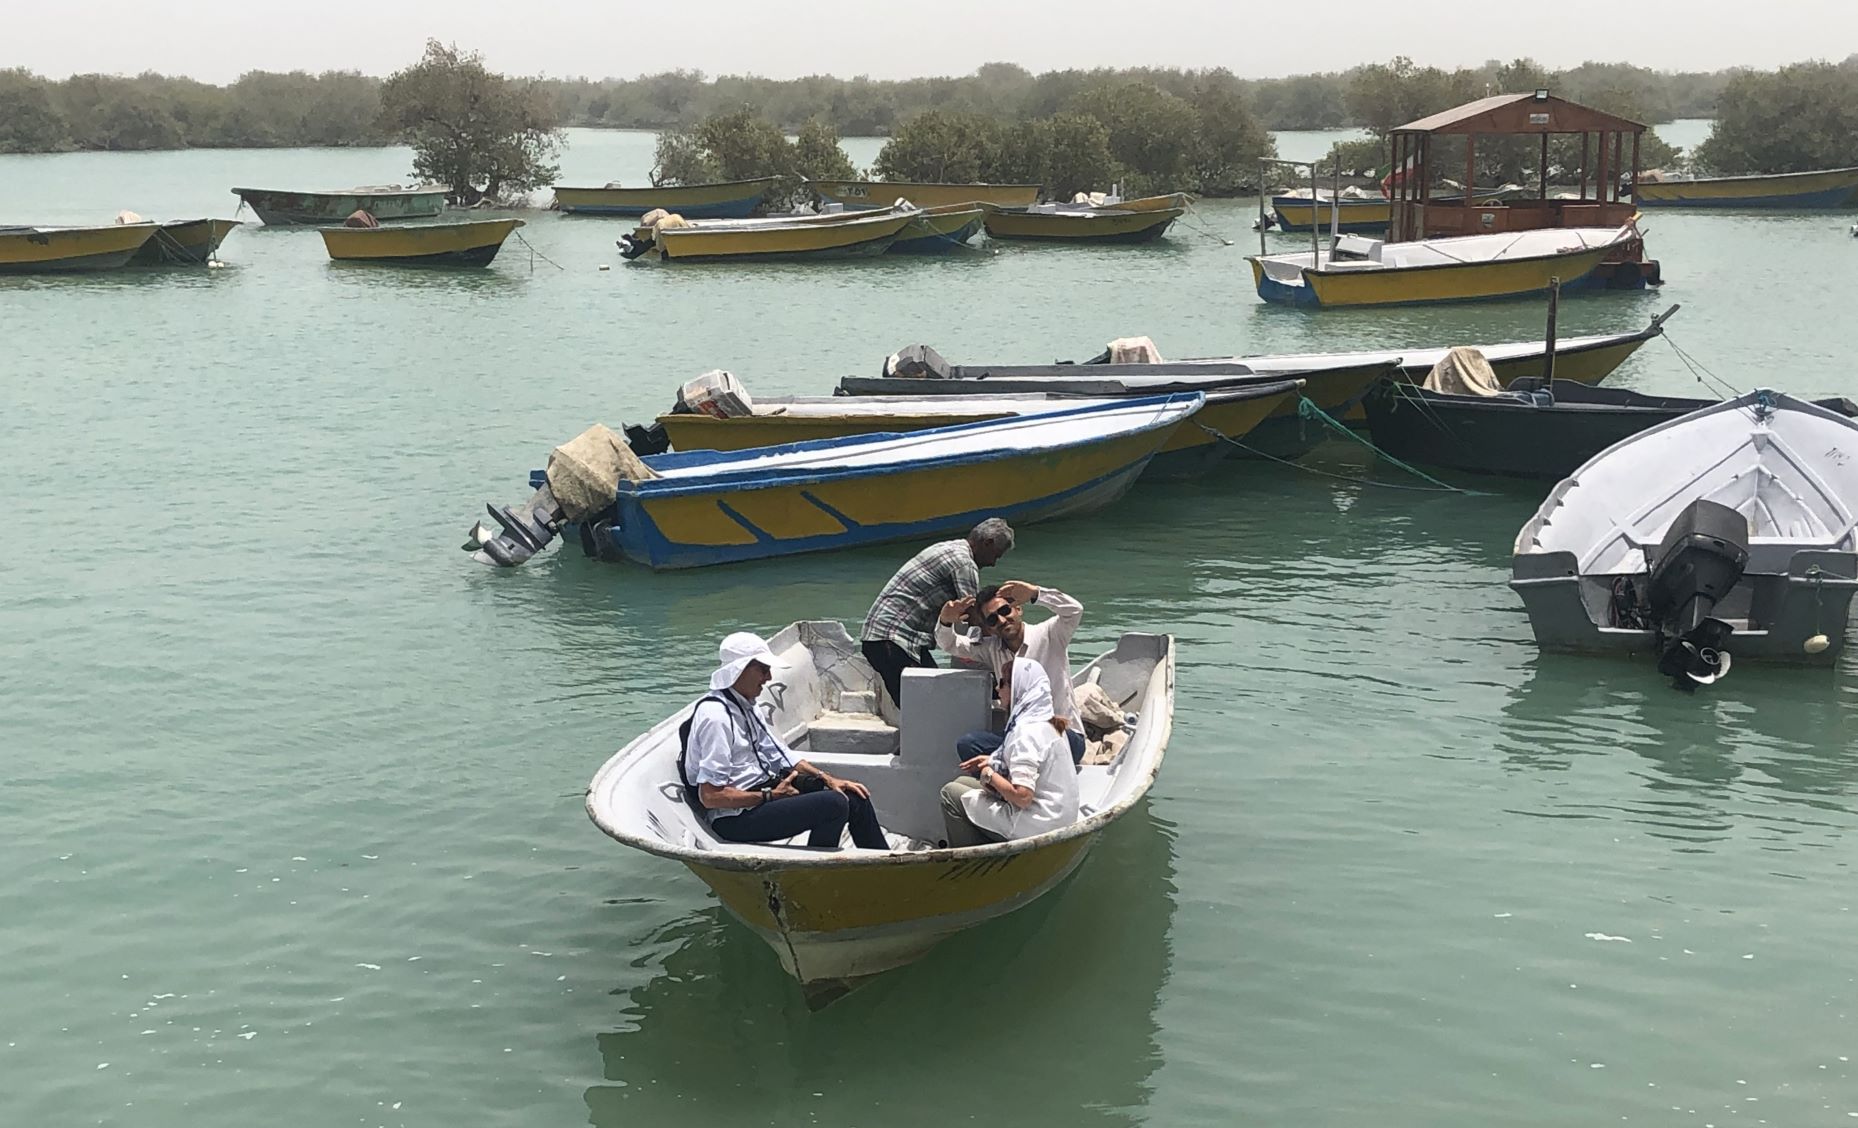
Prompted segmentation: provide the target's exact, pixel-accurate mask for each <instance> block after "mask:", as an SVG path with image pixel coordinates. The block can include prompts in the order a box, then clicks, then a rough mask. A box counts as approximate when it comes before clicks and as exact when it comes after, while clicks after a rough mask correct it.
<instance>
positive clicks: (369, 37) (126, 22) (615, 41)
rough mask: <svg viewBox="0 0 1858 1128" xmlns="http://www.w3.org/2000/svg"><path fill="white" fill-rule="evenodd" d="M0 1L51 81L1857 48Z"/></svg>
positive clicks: (1722, 62)
mask: <svg viewBox="0 0 1858 1128" xmlns="http://www.w3.org/2000/svg"><path fill="white" fill-rule="evenodd" d="M345 10H346V12H347V14H346V15H344V14H343V13H344V11H345ZM285 12H288V13H290V14H291V15H290V16H289V17H288V18H286V17H283V16H281V15H280V13H285ZM0 13H3V17H0V29H4V30H3V31H0V68H4V67H14V66H21V67H26V68H27V69H29V70H34V71H38V72H39V73H41V74H45V75H49V76H51V77H54V78H62V77H64V76H66V75H69V74H74V73H81V72H89V71H102V72H105V73H136V72H139V71H144V70H156V71H161V72H164V73H167V74H185V75H190V76H193V77H195V78H199V79H203V80H206V81H209V82H226V81H229V80H231V79H233V78H236V77H238V75H239V74H240V73H242V72H244V71H247V70H299V69H301V70H312V71H317V70H329V69H343V70H360V71H363V72H365V73H368V74H375V75H384V74H387V73H389V72H390V71H393V70H394V69H396V68H398V67H401V66H404V65H406V64H407V63H409V62H412V61H413V60H414V59H416V58H417V57H418V56H419V52H420V49H421V47H422V46H423V44H424V42H425V40H426V39H427V37H429V36H430V37H436V38H439V39H444V40H448V41H453V42H456V43H457V44H458V45H459V46H461V47H466V48H475V49H477V50H481V51H482V52H483V53H484V55H485V58H486V60H487V61H488V62H489V63H490V64H491V66H492V67H493V68H495V69H497V70H502V71H506V72H511V73H519V74H548V75H554V76H564V75H566V76H573V75H586V76H589V77H595V78H599V77H605V76H616V77H632V76H635V75H638V74H643V73H649V72H653V71H660V70H669V69H673V68H679V67H685V68H694V69H698V70H702V71H704V72H705V73H708V74H730V73H744V72H747V73H755V74H763V75H769V76H772V77H777V78H788V77H793V76H795V75H803V74H816V73H825V74H836V75H841V76H850V75H855V74H868V75H870V76H872V77H873V78H902V77H908V76H912V75H949V74H964V73H967V72H969V71H971V70H973V69H974V68H975V67H976V66H979V65H980V64H981V63H984V62H990V61H996V60H998V61H1005V62H1016V63H1019V64H1020V65H1022V66H1024V67H1026V68H1028V69H1030V70H1033V71H1042V70H1052V69H1062V68H1065V67H1093V66H1133V65H1140V64H1155V65H1164V66H1186V67H1212V66H1223V67H1229V68H1231V69H1232V70H1233V71H1234V72H1236V73H1237V74H1239V75H1241V76H1246V77H1265V76H1270V75H1283V74H1295V73H1301V72H1305V71H1316V70H1337V69H1342V68H1344V67H1348V66H1351V65H1353V64H1355V63H1359V62H1368V61H1375V60H1383V59H1386V58H1389V57H1390V56H1393V55H1396V54H1405V55H1410V56H1412V57H1413V58H1414V59H1417V60H1418V61H1420V62H1421V63H1432V64H1436V65H1439V66H1444V67H1451V66H1457V65H1471V64H1476V63H1479V62H1482V61H1483V60H1485V59H1490V58H1501V59H1510V58H1514V57H1517V56H1520V55H1529V56H1533V57H1534V58H1536V59H1537V60H1538V61H1540V62H1542V63H1543V64H1545V65H1547V66H1550V67H1567V66H1572V65H1574V64H1576V63H1579V62H1582V61H1585V60H1588V59H1597V60H1602V61H1627V62H1633V63H1637V64H1639V65H1641V66H1648V67H1653V68H1656V69H1660V70H1675V69H1684V70H1692V69H1695V70H1714V69H1717V68H1719V67H1726V66H1737V65H1741V66H1755V67H1773V66H1776V65H1779V64H1781V63H1787V62H1794V61H1797V60H1799V59H1801V58H1808V57H1822V58H1830V59H1835V60H1836V59H1841V58H1844V57H1845V56H1846V55H1849V54H1851V53H1853V52H1855V51H1858V0H1770V2H1768V3H1765V4H1760V5H1750V4H1748V3H1747V2H1746V0H1632V2H1630V3H1617V2H1611V0H1609V2H1605V3H1599V2H1595V0H1561V3H1558V4H1556V3H1550V4H1535V5H1530V4H1520V5H1519V4H1514V3H1504V2H1497V3H1482V4H1480V3H1468V2H1466V0H1449V2H1435V0H1321V2H1314V3H1299V2H1298V0H1282V2H1279V3H1273V4H1265V3H1260V2H1258V0H1161V2H1150V3H1137V2H1132V0H1059V2H1046V3H1030V4H1029V3H1011V2H1010V0H994V2H981V0H936V2H933V3H928V4H923V5H913V4H909V3H897V2H892V3H882V2H877V0H865V2H862V3H857V4H846V3H834V2H829V0H803V2H791V0H790V2H782V0H696V2H694V3H686V4H674V5H651V6H649V7H648V6H646V5H642V4H637V3H627V2H625V0H539V2H531V3H527V4H522V3H511V2H509V0H502V2H499V3H494V4H489V3H479V2H475V0H371V2H368V3H362V4H354V5H341V4H327V3H321V4H317V3H312V4H307V5H296V4H291V5H286V6H285V7H284V8H281V9H280V8H278V7H277V6H276V5H274V4H269V3H266V2H265V0H236V2H235V0H183V2H181V3H174V4H160V3H156V4H150V3H149V2H148V0H0ZM1302 13H1308V14H1310V15H1311V16H1312V17H1314V23H1312V24H1309V25H1307V26H1308V30H1307V31H1305V30H1297V29H1298V28H1300V27H1302V26H1305V24H1304V21H1302V20H1300V19H1299V18H1297V16H1298V15H1300V14H1302ZM314 17H321V18H323V19H324V20H325V21H326V22H323V23H321V24H318V23H315V22H312V21H313V18H314Z"/></svg>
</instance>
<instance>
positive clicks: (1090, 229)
mask: <svg viewBox="0 0 1858 1128" xmlns="http://www.w3.org/2000/svg"><path fill="white" fill-rule="evenodd" d="M1182 211H1183V209H1181V208H1178V207H1170V208H1162V209H1159V210H1156V211H1129V212H1116V211H1105V212H1097V213H1090V212H1035V211H1012V210H998V209H991V208H990V209H988V212H987V218H986V227H987V234H988V235H989V236H991V237H992V238H995V239H1022V240H1038V241H1044V242H1054V243H1150V242H1153V241H1155V240H1156V239H1159V238H1161V237H1162V236H1163V235H1165V234H1167V231H1168V228H1169V226H1171V225H1172V224H1173V223H1174V221H1175V220H1176V219H1178V218H1180V216H1181V213H1182Z"/></svg>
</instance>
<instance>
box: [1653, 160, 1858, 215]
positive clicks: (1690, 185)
mask: <svg viewBox="0 0 1858 1128" xmlns="http://www.w3.org/2000/svg"><path fill="white" fill-rule="evenodd" d="M1854 199H1858V168H1828V169H1820V170H1818V171H1814V172H1779V173H1770V174H1766V175H1759V176H1715V177H1704V178H1699V179H1694V180H1645V179H1643V178H1641V179H1640V180H1639V182H1638V183H1636V184H1634V185H1633V186H1632V201H1633V203H1635V204H1637V205H1638V206H1639V207H1642V208H1765V209H1776V210H1780V209H1785V208H1838V207H1844V206H1845V205H1847V204H1849V203H1851V202H1852V201H1853V200H1854Z"/></svg>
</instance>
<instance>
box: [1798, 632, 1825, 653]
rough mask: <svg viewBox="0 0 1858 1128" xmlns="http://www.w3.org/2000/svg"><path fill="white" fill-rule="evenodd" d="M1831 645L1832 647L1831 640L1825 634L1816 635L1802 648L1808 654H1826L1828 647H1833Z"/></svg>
mask: <svg viewBox="0 0 1858 1128" xmlns="http://www.w3.org/2000/svg"><path fill="white" fill-rule="evenodd" d="M1831 645H1832V640H1831V639H1829V638H1827V637H1826V636H1825V635H1823V634H1816V635H1814V636H1813V637H1812V638H1809V639H1807V640H1806V642H1805V643H1804V644H1803V645H1802V646H1801V649H1802V650H1804V651H1806V652H1807V653H1808V654H1824V653H1825V652H1826V647H1828V646H1831Z"/></svg>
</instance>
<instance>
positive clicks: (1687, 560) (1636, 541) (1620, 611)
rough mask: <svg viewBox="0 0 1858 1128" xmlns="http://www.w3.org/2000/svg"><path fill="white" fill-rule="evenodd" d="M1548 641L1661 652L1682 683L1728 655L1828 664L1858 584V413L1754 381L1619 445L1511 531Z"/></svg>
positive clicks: (1701, 677)
mask: <svg viewBox="0 0 1858 1128" xmlns="http://www.w3.org/2000/svg"><path fill="white" fill-rule="evenodd" d="M1511 574H1512V578H1511V580H1510V587H1511V588H1513V589H1514V590H1515V591H1516V593H1517V594H1518V595H1520V596H1521V597H1522V600H1523V605H1524V606H1525V607H1526V608H1527V609H1528V612H1529V623H1530V626H1531V627H1532V628H1533V629H1534V631H1535V637H1536V642H1537V643H1539V644H1540V645H1541V646H1542V647H1544V648H1545V649H1551V650H1577V651H1602V652H1606V651H1611V652H1628V653H1630V652H1641V653H1650V654H1655V655H1657V657H1658V661H1659V670H1660V672H1661V673H1665V674H1668V675H1670V676H1671V677H1672V678H1673V679H1674V680H1675V681H1676V682H1677V683H1678V684H1680V685H1683V686H1692V685H1696V684H1707V683H1709V682H1711V681H1714V680H1715V679H1716V678H1718V677H1720V676H1721V675H1722V674H1725V673H1727V672H1728V670H1729V666H1730V655H1731V654H1732V653H1733V654H1734V655H1736V656H1738V657H1743V658H1764V659H1772V660H1778V661H1791V662H1809V663H1827V662H1830V661H1831V660H1832V658H1833V656H1834V655H1835V654H1837V652H1838V651H1839V650H1840V648H1841V647H1842V646H1843V644H1844V638H1845V633H1846V627H1847V620H1848V618H1849V617H1850V611H1851V601H1852V595H1853V592H1854V591H1855V590H1858V423H1854V422H1853V421H1852V420H1851V419H1848V418H1846V417H1845V416H1843V415H1839V414H1837V413H1835V412H1832V411H1828V410H1826V409H1825V408H1822V407H1818V406H1816V405H1814V404H1811V403H1807V402H1804V401H1802V400H1797V399H1794V398H1793V397H1791V396H1786V395H1782V394H1780V393H1777V392H1771V391H1766V390H1761V391H1754V392H1750V393H1749V394H1747V395H1744V396H1740V397H1737V398H1736V399H1732V400H1726V401H1724V402H1722V403H1720V404H1715V405H1712V406H1710V407H1707V408H1704V409H1703V410H1701V411H1696V412H1692V413H1691V414H1689V415H1686V416H1683V417H1682V418H1679V419H1674V420H1672V421H1671V422H1669V423H1663V424H1660V425H1659V426H1656V427H1653V428H1651V429H1650V430H1647V431H1643V432H1641V433H1639V434H1637V435H1634V436H1632V437H1631V438H1628V439H1625V440H1623V441H1621V442H1618V443H1615V444H1614V445H1613V446H1611V447H1608V448H1607V449H1606V450H1604V451H1602V452H1601V453H1600V454H1598V455H1596V456H1594V457H1593V458H1592V459H1591V460H1589V461H1588V462H1587V463H1586V464H1585V465H1583V466H1582V467H1581V468H1580V469H1578V470H1576V471H1575V472H1574V473H1573V474H1572V475H1570V476H1569V477H1567V478H1565V479H1563V480H1562V481H1561V482H1560V483H1559V484H1558V485H1556V486H1555V488H1554V490H1553V491H1551V492H1550V493H1549V495H1548V499H1547V500H1546V501H1544V502H1543V503H1542V507H1541V508H1540V509H1539V510H1537V511H1536V514H1535V516H1534V517H1531V518H1530V519H1529V522H1528V523H1527V524H1525V525H1524V526H1523V527H1522V531H1521V532H1519V533H1518V534H1517V536H1516V546H1515V554H1514V557H1513V559H1512V563H1511Z"/></svg>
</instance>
